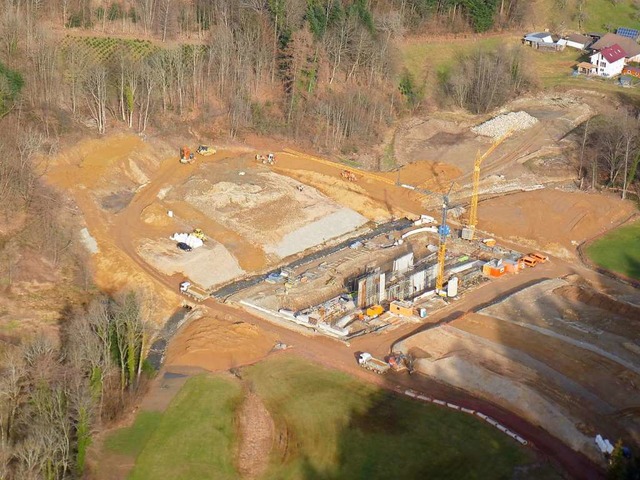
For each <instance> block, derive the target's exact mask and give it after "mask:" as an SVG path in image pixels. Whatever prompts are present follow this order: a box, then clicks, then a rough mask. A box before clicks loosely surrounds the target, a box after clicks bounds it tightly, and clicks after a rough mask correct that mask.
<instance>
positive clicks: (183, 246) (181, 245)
mask: <svg viewBox="0 0 640 480" xmlns="http://www.w3.org/2000/svg"><path fill="white" fill-rule="evenodd" d="M176 247H178V248H179V249H180V250H184V251H185V252H190V251H191V250H193V248H191V247H190V246H189V245H187V244H186V243H184V242H178V243H177V244H176Z"/></svg>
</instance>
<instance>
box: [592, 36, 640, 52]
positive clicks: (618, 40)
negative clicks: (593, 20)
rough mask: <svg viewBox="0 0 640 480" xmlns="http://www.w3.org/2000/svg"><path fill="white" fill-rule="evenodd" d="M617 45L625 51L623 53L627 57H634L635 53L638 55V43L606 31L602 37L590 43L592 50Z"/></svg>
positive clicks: (639, 47) (639, 48)
mask: <svg viewBox="0 0 640 480" xmlns="http://www.w3.org/2000/svg"><path fill="white" fill-rule="evenodd" d="M616 44H617V45H619V46H620V47H622V49H623V50H624V51H625V52H627V54H626V55H625V56H626V57H627V58H628V57H635V56H636V55H640V45H638V44H637V43H636V42H634V41H633V40H631V39H630V38H627V37H622V36H620V35H616V34H615V33H607V34H606V35H605V36H604V37H602V38H601V39H600V40H598V41H597V42H596V43H594V44H593V45H591V49H592V50H596V51H599V50H602V49H603V48H606V47H610V46H612V45H616Z"/></svg>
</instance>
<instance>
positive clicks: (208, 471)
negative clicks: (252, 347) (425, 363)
mask: <svg viewBox="0 0 640 480" xmlns="http://www.w3.org/2000/svg"><path fill="white" fill-rule="evenodd" d="M243 378H244V381H245V382H246V384H247V385H251V387H252V388H253V389H254V391H255V392H256V393H257V394H258V395H259V396H260V397H261V398H262V399H263V401H264V402H265V405H266V406H267V408H268V410H269V411H270V413H271V415H272V416H273V418H274V422H275V425H276V439H275V441H274V447H273V450H272V452H271V456H270V459H269V465H268V469H267V472H266V473H265V475H264V476H263V477H262V478H263V479H265V480H266V479H269V480H270V479H273V480H276V479H277V480H285V479H292V480H293V479H295V480H316V479H317V480H328V479H350V480H351V479H367V480H375V479H384V480H388V479H390V478H397V479H413V478H429V479H451V480H457V479H461V478H464V479H488V478H490V479H492V480H495V479H509V478H512V477H513V472H514V468H515V467H517V466H525V465H529V466H531V465H532V464H533V463H534V462H535V458H534V455H533V453H532V452H530V451H529V450H527V449H524V448H522V447H520V446H519V445H518V444H517V443H515V442H514V441H513V440H511V439H510V438H508V437H507V436H505V435H504V434H502V433H500V432H499V431H497V430H496V429H493V428H491V427H489V426H488V425H486V424H485V423H483V422H481V421H479V420H478V419H476V418H474V417H471V416H469V415H465V414H461V413H456V412H453V411H450V410H446V409H442V408H437V407H435V406H432V405H426V404H423V403H419V402H416V401H410V400H409V399H406V398H401V397H399V396H397V395H394V394H391V393H389V392H386V391H382V390H380V389H378V388H377V387H375V386H373V385H370V384H367V383H364V382H362V381H360V380H356V379H354V378H352V377H349V376H347V375H345V374H342V373H340V372H335V371H329V370H325V369H322V368H319V367H317V366H314V365H312V364H309V363H307V362H305V361H302V360H298V359H295V358H293V359H292V358H290V357H279V358H275V359H271V360H268V361H264V362H261V363H259V364H257V365H254V366H252V367H248V368H246V369H245V370H244V371H243ZM240 395H241V386H240V383H239V382H232V381H230V380H226V379H222V378H219V377H211V376H199V377H194V378H191V379H189V381H188V382H187V383H186V384H185V386H184V387H183V388H182V390H181V391H180V392H179V393H178V395H177V396H176V398H175V399H174V400H173V401H172V403H171V405H170V406H169V408H168V409H167V411H166V412H164V413H150V412H142V413H140V414H139V415H138V418H137V420H136V422H135V424H134V425H133V426H132V427H130V428H128V429H124V430H121V431H119V432H115V433H114V434H112V435H111V437H109V438H108V439H107V441H106V448H107V449H109V450H110V451H111V452H114V453H118V454H121V455H122V454H124V455H130V456H132V457H136V462H135V467H134V469H133V471H132V472H131V475H130V476H129V478H130V479H156V478H158V479H159V478H171V479H199V480H200V479H202V480H206V479H232V478H238V473H237V470H236V469H235V466H234V452H235V447H236V445H237V441H238V439H237V438H236V430H235V427H234V418H235V413H236V409H237V407H238V406H239V404H240ZM530 472H531V475H528V476H527V477H526V478H529V479H533V478H537V479H542V478H544V479H558V478H560V477H559V476H557V474H556V473H555V472H554V471H552V470H550V469H548V468H547V467H539V466H537V465H536V466H534V467H533V468H532V469H531V471H530Z"/></svg>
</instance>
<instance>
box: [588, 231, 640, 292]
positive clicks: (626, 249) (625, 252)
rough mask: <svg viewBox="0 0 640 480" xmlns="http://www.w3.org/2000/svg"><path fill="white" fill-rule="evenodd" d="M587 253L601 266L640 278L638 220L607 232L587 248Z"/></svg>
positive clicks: (639, 232) (639, 233)
mask: <svg viewBox="0 0 640 480" xmlns="http://www.w3.org/2000/svg"><path fill="white" fill-rule="evenodd" d="M587 255H588V256H589V258H591V260H592V261H593V262H594V263H596V264H597V265H600V266H601V267H603V268H606V269H608V270H611V271H613V272H617V273H621V274H622V275H625V276H626V277H629V278H635V279H636V280H640V222H636V223H634V224H631V225H627V226H624V227H621V228H618V229H616V230H613V231H612V232H609V233H608V234H606V235H605V236H604V237H602V238H600V239H599V240H597V241H595V242H593V243H592V244H591V245H590V246H589V247H588V248H587Z"/></svg>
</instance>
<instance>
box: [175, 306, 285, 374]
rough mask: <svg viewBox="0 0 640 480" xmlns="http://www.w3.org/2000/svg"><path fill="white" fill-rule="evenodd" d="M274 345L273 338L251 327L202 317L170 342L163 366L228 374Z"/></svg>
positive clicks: (264, 353)
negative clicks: (231, 369) (186, 367)
mask: <svg viewBox="0 0 640 480" xmlns="http://www.w3.org/2000/svg"><path fill="white" fill-rule="evenodd" d="M274 343H275V337H273V336H272V335H271V334H269V333H266V332H264V331H263V330H260V329H259V328H258V327H257V326H255V325H252V324H249V323H244V322H236V323H231V322H228V321H225V320H221V319H219V318H217V317H203V318H199V319H197V320H194V321H193V322H191V323H189V324H188V325H187V326H186V327H185V328H183V329H182V330H181V331H180V332H179V333H178V335H177V336H176V337H175V338H174V339H173V340H172V341H171V344H170V345H169V349H168V350H167V358H166V365H167V366H178V365H179V366H191V367H200V368H204V369H206V370H210V371H220V370H228V369H229V368H232V367H238V366H241V365H245V364H248V363H253V362H255V361H257V360H260V359H261V358H263V357H265V356H266V355H267V354H268V353H269V352H270V351H271V349H272V348H273V345H274Z"/></svg>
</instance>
